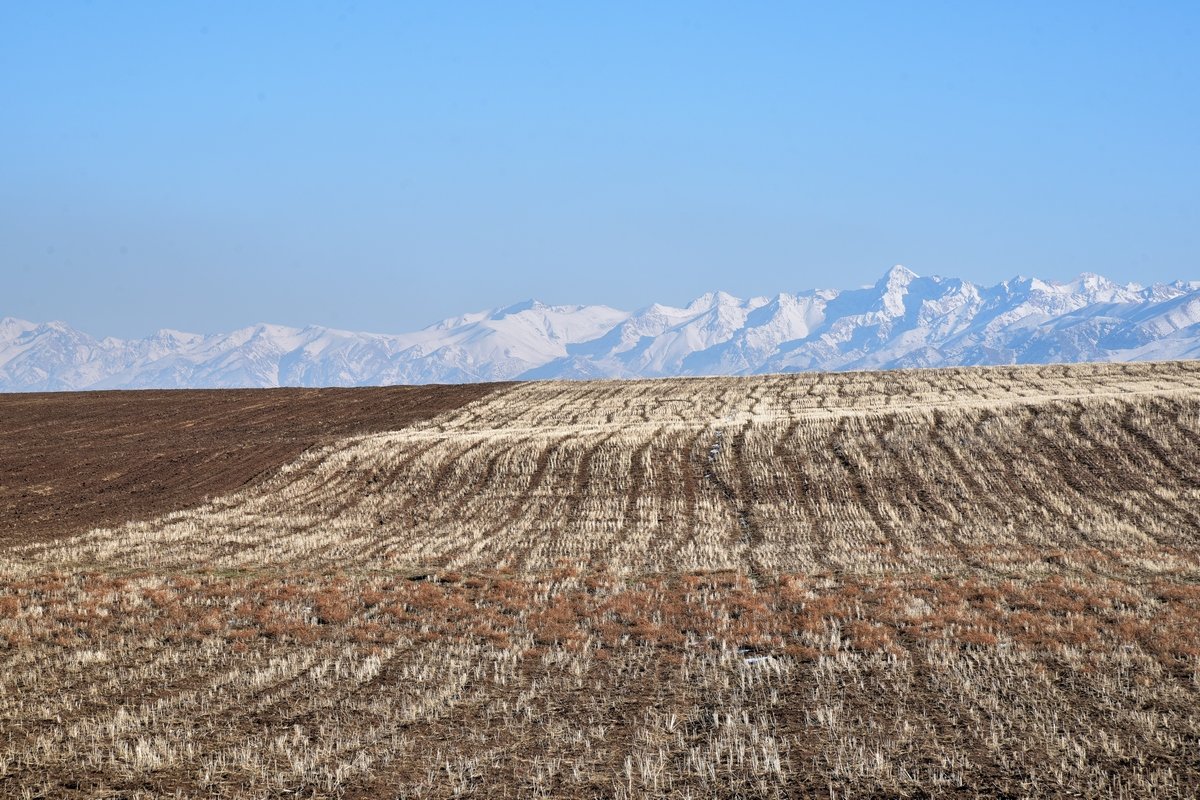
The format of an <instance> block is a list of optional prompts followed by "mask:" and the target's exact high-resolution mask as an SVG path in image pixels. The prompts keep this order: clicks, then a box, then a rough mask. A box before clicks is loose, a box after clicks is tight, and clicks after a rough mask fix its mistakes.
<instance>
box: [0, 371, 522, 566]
mask: <svg viewBox="0 0 1200 800" xmlns="http://www.w3.org/2000/svg"><path fill="white" fill-rule="evenodd" d="M503 386H505V384H474V385H464V386H388V387H370V388H356V389H227V390H226V389H217V390H182V391H165V390H164V391H159V390H149V391H113V392H58V393H36V394H9V395H0V542H4V543H15V542H29V541H36V540H40V539H46V538H56V537H59V536H63V535H67V534H71V533H76V532H78V531H81V530H86V529H88V528H92V527H96V526H105V525H115V524H118V523H121V522H125V521H127V520H132V519H144V518H148V517H153V516H156V515H158V514H162V513H166V512H169V511H176V510H179V509H184V508H188V507H190V506H193V505H195V504H197V503H199V502H201V501H203V500H204V499H205V498H206V497H208V496H215V495H219V494H223V493H225V492H229V491H233V490H235V489H238V488H240V487H242V486H245V485H246V484H248V483H251V482H253V481H254V480H255V479H257V478H260V477H262V476H264V475H266V474H269V473H270V472H271V471H272V470H273V469H274V468H276V467H278V466H279V465H281V464H284V463H286V462H288V461H290V460H291V459H293V458H295V457H296V456H297V455H299V454H300V453H301V452H303V451H304V450H306V449H308V448H310V447H313V446H315V445H319V444H323V443H325V442H328V441H332V440H334V439H337V438H340V437H344V436H351V435H354V434H360V433H374V432H378V431H388V430H397V429H401V428H405V427H407V426H409V425H412V424H413V423H415V422H420V421H422V420H426V419H429V418H431V417H434V416H437V415H438V414H443V413H445V412H447V411H452V410H454V409H456V408H459V407H461V406H463V405H466V404H467V403H470V402H472V401H475V400H478V399H480V398H482V397H485V396H486V395H488V394H490V393H492V392H494V391H496V390H497V389H498V388H501V387H503Z"/></svg>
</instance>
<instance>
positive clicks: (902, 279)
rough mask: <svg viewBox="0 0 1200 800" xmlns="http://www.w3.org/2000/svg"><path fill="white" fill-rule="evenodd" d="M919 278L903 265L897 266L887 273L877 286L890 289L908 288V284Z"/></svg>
mask: <svg viewBox="0 0 1200 800" xmlns="http://www.w3.org/2000/svg"><path fill="white" fill-rule="evenodd" d="M919 277H920V276H919V275H917V273H915V272H913V271H912V270H911V269H909V268H908V267H906V266H904V265H903V264H897V265H896V266H894V267H892V268H891V269H889V270H888V271H887V272H885V273H884V274H883V277H882V278H880V279H879V282H878V283H877V284H875V285H876V286H885V287H887V288H889V289H890V288H893V287H900V286H908V284H910V283H912V282H913V281H914V280H915V279H916V278H919Z"/></svg>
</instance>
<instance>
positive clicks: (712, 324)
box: [0, 266, 1200, 391]
mask: <svg viewBox="0 0 1200 800" xmlns="http://www.w3.org/2000/svg"><path fill="white" fill-rule="evenodd" d="M1197 356H1200V282H1198V281H1191V282H1185V281H1175V282H1173V283H1170V284H1156V285H1154V286H1151V287H1141V286H1137V285H1134V284H1128V285H1118V284H1116V283H1114V282H1112V281H1110V280H1108V279H1107V278H1104V277H1102V276H1099V275H1094V274H1090V273H1084V274H1083V275H1080V276H1079V278H1077V279H1076V280H1074V281H1071V282H1069V283H1055V282H1051V281H1042V280H1038V279H1036V278H1014V279H1012V280H1008V281H1003V282H1001V283H999V284H996V285H995V286H977V285H975V284H972V283H969V282H967V281H963V280H959V279H957V278H941V277H919V276H917V275H916V274H915V273H913V272H912V271H910V270H908V269H906V268H904V267H901V266H897V267H893V268H892V269H891V270H889V271H888V272H887V273H886V274H885V275H884V276H883V277H882V278H880V279H879V281H877V282H876V283H875V284H874V285H873V286H870V287H866V288H861V289H850V290H834V289H821V290H813V291H802V292H798V293H795V294H788V293H783V294H779V295H776V296H775V297H753V298H750V299H747V300H743V299H739V298H736V297H732V296H730V295H728V294H725V293H723V292H716V293H710V294H706V295H703V296H701V297H698V298H696V299H695V300H693V301H692V302H691V303H689V304H688V305H687V306H686V307H684V308H676V307H672V306H665V305H661V304H658V303H656V304H654V305H651V306H648V307H646V308H643V309H641V310H639V311H635V312H633V313H630V312H626V311H620V310H617V309H614V308H609V307H607V306H595V305H593V306H547V305H543V304H542V303H539V302H537V301H533V300H530V301H526V302H524V303H518V304H516V305H512V306H507V307H505V308H500V309H495V310H491V311H482V312H478V313H473V314H464V315H463V316H460V317H454V318H451V319H447V320H443V321H442V322H439V323H437V324H435V325H431V326H429V327H428V328H424V329H422V330H420V331H416V332H413V333H404V334H394V335H389V334H374V333H358V332H350V331H341V330H334V329H331V328H324V327H320V326H309V327H306V328H292V327H286V326H282V325H269V324H261V325H255V326H251V327H247V328H242V329H240V330H236V331H233V332H230V333H222V334H212V335H200V334H193V333H182V332H179V331H172V330H161V331H158V332H157V333H155V334H154V335H152V336H150V337H147V338H145V339H130V340H122V339H114V338H105V339H100V340H97V339H95V338H93V337H91V336H88V335H87V334H85V333H82V332H81V331H78V330H75V329H73V328H71V327H70V326H69V325H67V324H65V323H62V322H48V323H33V322H26V321H23V320H18V319H13V318H9V317H6V318H4V319H0V390H2V391H57V390H77V389H116V388H152V387H159V388H175V387H191V388H208V387H212V388H217V387H269V386H353V385H379V384H395V383H460V382H473V381H493V380H510V379H550V378H569V379H580V378H633V377H664V376H673V375H737V374H750V373H768V372H794V371H801V370H850V369H892V368H903V367H938V366H954V365H979V364H1014V363H1016V364H1037V363H1051V362H1074V361H1143V360H1165V359H1178V358H1196V357H1197Z"/></svg>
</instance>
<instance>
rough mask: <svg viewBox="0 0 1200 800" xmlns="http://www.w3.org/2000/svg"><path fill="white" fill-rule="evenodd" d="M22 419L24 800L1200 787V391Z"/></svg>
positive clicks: (17, 783) (856, 377)
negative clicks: (104, 486)
mask: <svg viewBox="0 0 1200 800" xmlns="http://www.w3.org/2000/svg"><path fill="white" fill-rule="evenodd" d="M360 391H361V392H362V393H361V394H355V392H360ZM423 392H424V393H425V394H422V393H423ZM191 394H195V395H201V397H191V398H189V397H187V395H191ZM151 401H153V404H154V408H155V409H157V411H156V412H155V413H156V414H158V415H159V416H156V415H155V414H149V413H146V408H147V406H145V405H144V403H148V402H151ZM201 401H203V402H201ZM118 402H119V403H125V404H127V406H128V407H127V411H126V414H125V416H124V417H122V418H121V419H123V420H124V422H122V423H121V425H122V426H124V427H120V426H118V428H114V430H115V429H119V430H120V431H123V433H122V434H121V435H122V436H123V437H124V438H120V437H117V436H115V434H113V433H111V430H110V428H108V427H105V426H107V425H110V424H112V425H115V423H110V422H108V421H106V420H111V419H113V414H112V412H109V413H100V412H98V411H97V408H98V405H99V404H102V403H109V404H110V405H112V404H114V403H118ZM22 403H23V404H24V405H22ZM55 403H59V404H60V405H58V406H56V405H55ZM139 403H142V404H143V405H140V406H139ZM197 409H199V410H197ZM0 410H3V411H4V417H3V422H0V425H3V426H5V427H4V431H5V437H4V448H5V449H4V450H3V451H2V452H0V457H2V461H3V463H4V466H5V473H4V474H5V478H4V480H3V483H4V486H3V487H0V499H4V500H6V505H5V506H4V508H5V516H4V517H3V518H0V542H2V543H3V544H2V549H0V645H2V646H0V793H2V794H4V795H5V796H13V797H107V796H114V795H117V796H130V797H134V796H146V797H150V796H162V795H166V796H180V797H217V796H221V797H231V796H242V797H262V796H297V795H298V796H308V797H340V796H345V797H364V798H365V797H379V796H404V797H450V796H461V795H475V796H498V797H504V796H508V797H518V796H519V797H529V796H547V797H562V796H583V797H591V796H610V795H612V796H619V797H639V796H664V797H706V796H755V797H757V796H763V797H775V796H780V797H783V796H827V797H863V796H896V795H899V796H929V795H933V796H986V797H994V796H1062V795H1069V794H1072V793H1073V794H1075V795H1076V796H1078V795H1083V796H1095V797H1100V796H1105V797H1108V796H1115V797H1156V796H1157V797H1177V796H1181V795H1184V796H1186V795H1190V794H1194V793H1195V791H1196V790H1195V787H1196V786H1197V785H1200V364H1193V363H1188V362H1178V363H1163V364H1138V365H1132V364H1125V365H1075V366H1047V367H1012V368H1008V367H1003V368H986V369H952V370H928V371H919V370H918V371H905V372H890V373H842V374H806V375H786V376H785V375H779V376H761V377H753V378H712V379H674V380H661V381H631V382H622V381H605V382H594V383H562V382H545V383H525V384H513V385H504V386H491V387H482V388H481V387H476V388H473V389H470V390H468V389H466V388H462V389H461V390H460V389H455V388H451V387H441V388H436V389H415V388H414V389H405V390H401V389H395V390H384V389H379V390H346V391H345V392H344V393H341V394H325V395H324V396H321V395H319V394H317V393H307V394H303V393H295V394H287V393H278V394H272V393H270V392H246V393H243V394H241V395H237V396H235V393H220V392H218V393H156V394H155V395H154V396H153V397H142V396H140V395H137V394H129V395H125V394H114V395H109V394H97V395H73V396H67V395H63V396H43V398H42V399H41V400H40V401H37V402H34V400H31V399H30V398H29V397H25V398H24V399H21V397H20V396H14V397H5V398H0ZM201 412H203V413H201ZM256 415H258V416H256ZM97 420H100V421H99V422H98V421H97ZM106 430H109V431H110V433H108V434H105V433H104V431H106ZM197 431H199V432H197ZM73 436H75V437H78V438H79V440H80V441H82V442H83V444H79V445H76V444H74V443H73ZM23 437H24V438H23ZM188 437H193V438H194V441H193V440H192V439H189V438H188ZM113 441H119V442H122V444H120V446H119V447H118V446H116V445H113V444H112V442H113ZM226 463H228V464H229V465H230V467H229V468H228V469H225V470H224V471H222V470H219V469H216V467H215V465H220V464H226ZM101 468H102V470H103V471H104V474H114V475H115V477H113V478H112V479H111V481H110V482H111V483H115V484H116V485H117V486H118V487H119V488H118V494H117V499H116V500H114V501H112V502H107V503H102V502H100V501H97V500H95V497H96V496H98V493H97V489H96V485H97V483H96V482H97V481H100V482H101V483H103V482H104V481H103V480H102V479H103V475H100V476H97V475H96V474H95V473H96V472H97V471H98V470H99V469H101ZM151 482H152V483H153V484H154V485H155V486H157V487H158V488H156V489H154V490H153V491H151V490H148V489H146V488H145V486H146V485H147V484H148V483H151ZM46 487H49V489H46ZM89 521H90V524H87V523H88V522H89Z"/></svg>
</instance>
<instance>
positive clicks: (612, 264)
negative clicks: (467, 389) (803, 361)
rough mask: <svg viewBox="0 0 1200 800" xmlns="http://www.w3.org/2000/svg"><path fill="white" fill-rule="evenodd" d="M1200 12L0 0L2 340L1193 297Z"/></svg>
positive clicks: (1199, 264) (892, 5) (1089, 7)
mask: <svg viewBox="0 0 1200 800" xmlns="http://www.w3.org/2000/svg"><path fill="white" fill-rule="evenodd" d="M1198 43H1200V3H1196V2H1178V3H1171V2H1154V3H1134V2H1126V3H1119V4H1118V3H1108V2H1101V1H1100V0H1089V2H1078V3H1071V2H1044V0H1043V1H1039V2H1030V3H1022V2H1011V1H1009V2H994V3H993V2H964V1H963V0H955V1H954V2H947V3H932V2H928V3H923V2H913V3H908V2H887V3H854V2H829V3H819V4H818V3H811V4H809V3H801V2H781V3H761V2H753V1H751V2H743V3H728V2H726V3H707V2H700V1H699V0H689V1H688V2H629V3H623V2H614V1H611V0H610V1H607V2H598V3H584V2H553V3H551V2H547V3H526V2H520V1H519V0H504V2H480V3H468V2H462V3H427V2H422V3H401V2H380V3H312V2H281V3H267V2H255V3H243V2H238V3H218V2H195V3H189V2H183V1H182V0H172V2H167V3H161V2H154V3H150V2H146V3H139V2H132V1H130V2H95V3H56V2H45V3H42V2H29V3H24V2H5V3H3V5H2V6H0V270H2V274H3V282H2V283H0V287H2V294H0V316H3V315H12V316H19V317H24V318H28V319H34V320H47V319H64V320H66V321H68V322H70V323H72V324H75V325H77V326H79V327H82V328H83V329H84V330H87V331H89V332H91V333H94V334H113V335H121V336H132V335H145V334H147V333H149V332H151V331H152V330H154V329H155V328H158V327H174V328H181V329H184V330H194V331H199V332H211V331H217V330H224V329H229V328H232V327H236V326H240V325H244V324H248V323H251V322H257V321H271V322H281V323H287V324H298V325H303V324H307V323H317V324H324V325H331V326H336V327H344V328H352V329H360V330H374V331H381V332H399V331H404V330H411V329H414V328H417V327H421V326H424V325H426V324H429V323H431V322H433V321H435V320H437V319H439V318H441V317H444V316H449V315H453V314H457V313H460V312H464V311H468V310H477V309H481V308H487V307H493V306H500V305H505V304H508V303H511V302H514V301H517V300H520V299H523V298H527V297H537V298H539V299H542V300H544V301H546V302H554V303H560V302H561V303H575V302H578V303H593V302H596V303H608V304H610V305H615V306H618V307H622V308H630V309H632V308H635V307H638V306H641V305H645V304H647V303H650V302H653V301H662V302H669V303H670V302H674V303H682V302H684V301H686V300H688V299H690V298H691V297H693V296H695V295H697V294H700V293H703V292H705V291H710V290H715V289H724V290H726V291H729V292H732V293H734V294H737V295H740V296H748V295H754V294H774V293H776V292H779V291H795V290H798V289H802V288H810V287H813V286H834V287H847V286H856V285H860V284H864V283H871V282H873V281H874V280H875V279H876V278H877V277H878V276H879V275H881V274H882V273H883V272H884V271H885V270H886V269H887V268H888V267H890V266H891V265H892V264H895V263H903V264H905V265H907V266H909V267H910V268H912V269H914V270H915V271H916V272H918V273H920V274H926V275H928V274H943V275H954V276H959V277H964V278H968V279H971V280H975V281H982V282H988V283H991V282H995V281H998V280H1001V279H1004V278H1007V277H1011V276H1013V275H1016V274H1018V273H1020V274H1026V275H1037V276H1041V277H1047V278H1058V279H1062V278H1067V277H1070V276H1072V275H1074V274H1076V273H1078V272H1080V271H1084V270H1087V271H1094V272H1100V273H1103V274H1107V275H1109V276H1110V277H1112V278H1114V279H1117V280H1121V281H1129V280H1135V281H1139V282H1152V281H1155V280H1166V279H1174V278H1190V279H1196V278H1200V44H1198Z"/></svg>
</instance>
